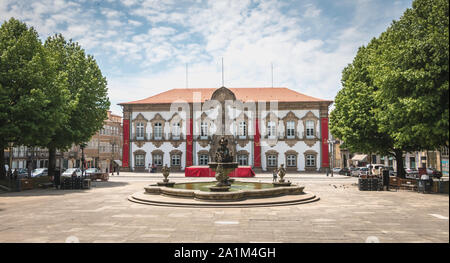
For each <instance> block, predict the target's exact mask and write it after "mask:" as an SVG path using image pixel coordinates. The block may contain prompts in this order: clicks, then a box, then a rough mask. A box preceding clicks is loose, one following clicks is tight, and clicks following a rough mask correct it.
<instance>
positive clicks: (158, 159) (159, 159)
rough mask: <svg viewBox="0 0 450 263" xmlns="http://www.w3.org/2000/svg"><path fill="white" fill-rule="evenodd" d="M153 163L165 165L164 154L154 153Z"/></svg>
mask: <svg viewBox="0 0 450 263" xmlns="http://www.w3.org/2000/svg"><path fill="white" fill-rule="evenodd" d="M153 163H154V164H155V165H157V166H162V165H163V161H162V155H160V154H154V155H153Z"/></svg>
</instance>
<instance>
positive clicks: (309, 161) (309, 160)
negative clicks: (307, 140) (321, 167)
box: [306, 154, 316, 167]
mask: <svg viewBox="0 0 450 263" xmlns="http://www.w3.org/2000/svg"><path fill="white" fill-rule="evenodd" d="M306 166H314V167H315V166H316V156H315V155H312V154H308V155H306Z"/></svg>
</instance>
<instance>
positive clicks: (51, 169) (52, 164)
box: [48, 147, 56, 176]
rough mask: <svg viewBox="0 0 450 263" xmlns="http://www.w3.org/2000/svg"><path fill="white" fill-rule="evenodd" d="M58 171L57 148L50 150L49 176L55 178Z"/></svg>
mask: <svg viewBox="0 0 450 263" xmlns="http://www.w3.org/2000/svg"><path fill="white" fill-rule="evenodd" d="M55 169H56V148H54V147H51V148H49V149H48V176H55Z"/></svg>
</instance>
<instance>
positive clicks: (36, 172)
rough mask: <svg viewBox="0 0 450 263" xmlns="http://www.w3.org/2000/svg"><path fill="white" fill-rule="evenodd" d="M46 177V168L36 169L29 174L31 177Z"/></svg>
mask: <svg viewBox="0 0 450 263" xmlns="http://www.w3.org/2000/svg"><path fill="white" fill-rule="evenodd" d="M47 175H48V169H47V168H38V169H34V170H33V171H32V172H31V177H41V176H47Z"/></svg>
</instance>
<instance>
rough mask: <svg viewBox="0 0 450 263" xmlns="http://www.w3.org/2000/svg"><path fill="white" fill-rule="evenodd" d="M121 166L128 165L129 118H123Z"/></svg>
mask: <svg viewBox="0 0 450 263" xmlns="http://www.w3.org/2000/svg"><path fill="white" fill-rule="evenodd" d="M122 133H123V146H122V167H130V120H123V132H122Z"/></svg>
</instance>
